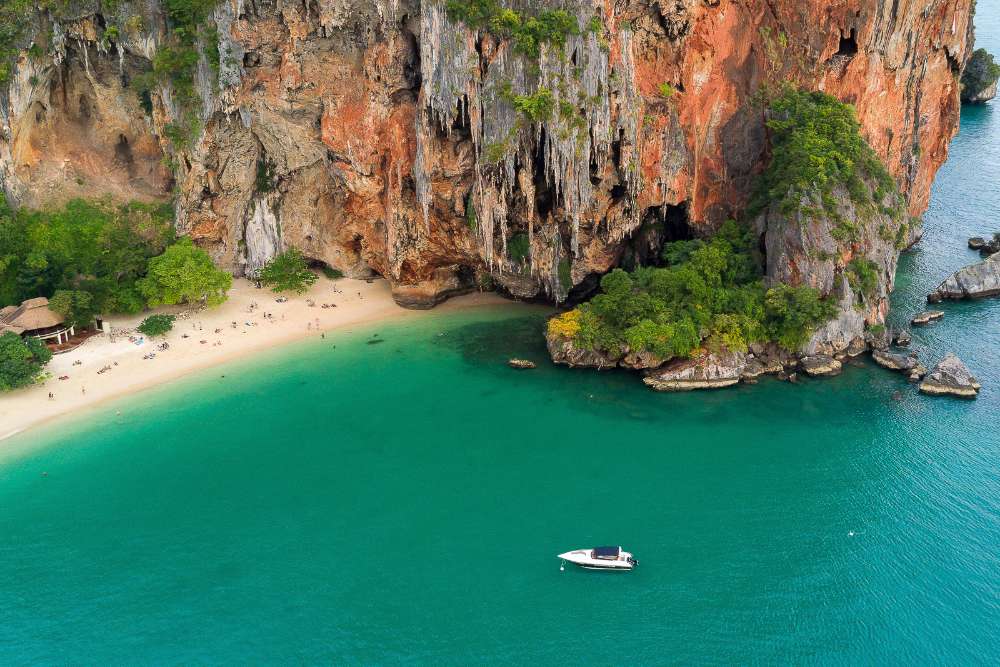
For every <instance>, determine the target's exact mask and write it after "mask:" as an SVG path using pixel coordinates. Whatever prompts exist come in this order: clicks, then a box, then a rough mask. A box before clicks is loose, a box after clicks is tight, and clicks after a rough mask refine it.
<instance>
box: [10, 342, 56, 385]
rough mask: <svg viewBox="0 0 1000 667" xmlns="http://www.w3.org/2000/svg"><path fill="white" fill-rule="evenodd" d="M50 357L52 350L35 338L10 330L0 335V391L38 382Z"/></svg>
mask: <svg viewBox="0 0 1000 667" xmlns="http://www.w3.org/2000/svg"><path fill="white" fill-rule="evenodd" d="M50 359H52V352H50V351H49V349H48V348H47V347H45V343H43V342H42V341H40V340H38V339H37V338H28V339H24V338H21V337H20V336H18V335H17V334H15V333H13V332H11V331H8V332H7V333H5V334H3V335H0V391H9V390H11V389H18V388H20V387H27V386H28V385H31V384H34V383H35V382H38V381H39V380H41V379H42V378H43V377H45V370H44V369H45V364H47V363H49V360H50Z"/></svg>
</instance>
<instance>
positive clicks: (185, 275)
mask: <svg viewBox="0 0 1000 667" xmlns="http://www.w3.org/2000/svg"><path fill="white" fill-rule="evenodd" d="M232 284H233V276H232V275H231V274H229V273H227V272H226V271H223V270H221V269H219V268H218V267H216V266H215V264H213V263H212V258H211V257H209V256H208V253H207V252H205V251H204V250H202V249H201V248H198V247H197V246H195V244H194V243H193V242H192V241H191V239H189V238H183V239H181V240H180V241H178V242H177V243H175V244H174V245H172V246H170V247H169V248H167V250H166V252H164V253H163V254H162V255H160V256H159V257H154V258H153V259H151V260H150V261H149V271H148V273H147V274H146V277H145V278H143V279H142V280H140V281H139V282H138V288H139V292H140V293H141V294H142V295H143V296H144V297H145V298H146V302H147V303H148V304H149V306H151V307H156V306H170V305H174V304H178V303H191V304H194V303H205V304H207V305H209V306H217V305H219V304H220V303H222V302H223V301H225V300H226V292H228V291H229V288H230V287H232Z"/></svg>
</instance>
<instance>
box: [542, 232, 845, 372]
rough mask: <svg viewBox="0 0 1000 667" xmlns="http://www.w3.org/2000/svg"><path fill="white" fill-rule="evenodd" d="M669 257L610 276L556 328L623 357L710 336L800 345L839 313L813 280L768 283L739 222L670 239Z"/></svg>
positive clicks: (730, 342)
mask: <svg viewBox="0 0 1000 667" xmlns="http://www.w3.org/2000/svg"><path fill="white" fill-rule="evenodd" d="M663 259H664V261H665V262H666V264H667V265H666V266H665V267H642V268H639V269H637V270H635V271H634V272H632V273H627V272H625V271H623V270H622V269H615V270H614V271H612V272H611V273H609V274H607V275H605V276H604V278H602V279H601V293H600V294H598V295H597V296H595V297H594V298H593V299H591V300H590V301H589V302H588V303H585V304H582V305H580V306H578V307H577V308H575V309H574V310H572V311H570V312H568V313H564V314H563V315H561V316H559V317H557V318H554V319H552V320H550V322H549V334H550V335H555V336H557V337H562V338H566V339H570V340H572V341H573V342H574V343H575V344H577V345H579V346H580V347H583V348H585V349H592V350H602V351H605V352H609V353H610V354H612V355H615V356H617V355H619V354H621V353H622V351H623V350H625V349H626V348H627V349H629V350H633V351H639V350H645V351H648V352H652V353H653V354H656V355H657V356H659V357H662V358H664V359H669V358H672V357H687V356H690V355H691V353H692V352H694V351H695V350H696V349H698V348H699V347H700V346H701V345H702V343H703V342H704V343H705V344H706V345H708V346H709V347H710V348H716V347H725V348H727V349H730V350H739V351H745V350H746V349H747V347H748V345H749V344H750V343H753V342H758V341H765V340H775V341H777V342H779V343H780V344H781V345H783V346H785V347H786V348H788V349H792V350H794V349H797V348H798V347H800V346H801V345H802V343H804V342H805V341H806V340H808V337H809V335H810V334H811V333H812V332H813V331H814V330H815V328H816V327H817V326H818V325H819V324H821V323H822V322H824V321H826V320H828V319H830V318H831V317H832V316H833V315H834V314H835V312H836V306H835V305H834V304H833V303H831V302H828V301H825V300H823V299H821V298H820V295H819V292H817V291H816V290H814V289H812V288H809V287H794V288H793V287H789V286H787V285H781V286H778V287H775V288H772V289H770V290H768V289H765V287H764V285H763V282H762V280H761V278H762V276H761V269H760V258H759V257H758V253H757V250H756V247H755V243H754V235H753V233H752V231H751V230H750V229H749V228H747V227H745V226H741V225H739V224H737V223H735V222H733V221H729V222H727V223H726V224H725V225H723V227H722V228H721V229H720V231H719V233H718V234H717V235H716V236H714V237H713V238H711V239H709V240H693V241H675V242H673V243H668V244H666V246H665V247H664V250H663Z"/></svg>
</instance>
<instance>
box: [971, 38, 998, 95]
mask: <svg viewBox="0 0 1000 667" xmlns="http://www.w3.org/2000/svg"><path fill="white" fill-rule="evenodd" d="M998 79H1000V65H998V64H997V63H995V62H993V56H992V55H991V54H990V53H989V52H988V51H987V50H986V49H976V50H975V51H974V52H973V53H972V57H971V58H969V62H968V64H967V65H966V66H965V71H964V72H963V73H962V102H965V103H967V104H982V103H983V102H989V101H990V100H992V99H993V98H994V97H996V95H997V80H998Z"/></svg>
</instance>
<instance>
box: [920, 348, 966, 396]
mask: <svg viewBox="0 0 1000 667" xmlns="http://www.w3.org/2000/svg"><path fill="white" fill-rule="evenodd" d="M979 389H980V384H979V382H978V381H977V380H976V378H975V377H974V376H973V375H972V373H971V372H970V371H969V369H968V367H966V365H965V364H964V363H962V360H961V359H959V358H958V357H957V356H955V355H954V354H952V353H951V352H949V353H948V354H946V355H945V357H944V359H942V360H941V361H939V362H938V364H937V365H936V366H935V367H934V369H933V370H932V371H931V372H930V373H928V374H927V375H926V376H924V379H923V381H922V382H921V383H920V391H921V392H923V393H925V394H930V395H932V396H958V397H959V398H975V397H976V396H977V395H978V394H979Z"/></svg>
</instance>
